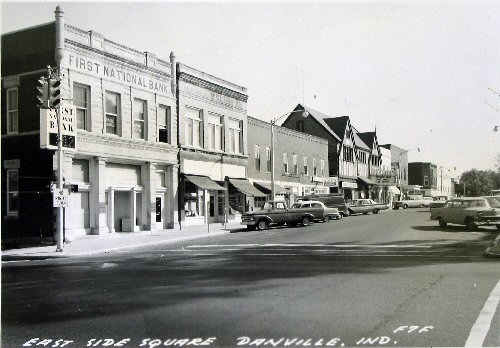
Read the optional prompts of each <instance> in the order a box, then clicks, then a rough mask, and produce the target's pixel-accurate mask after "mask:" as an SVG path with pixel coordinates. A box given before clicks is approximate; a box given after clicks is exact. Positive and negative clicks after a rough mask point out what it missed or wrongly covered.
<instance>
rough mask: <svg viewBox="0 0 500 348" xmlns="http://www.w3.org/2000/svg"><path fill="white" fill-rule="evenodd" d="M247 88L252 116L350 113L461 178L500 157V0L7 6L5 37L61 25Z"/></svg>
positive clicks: (382, 139) (361, 125) (359, 123)
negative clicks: (58, 18)
mask: <svg viewBox="0 0 500 348" xmlns="http://www.w3.org/2000/svg"><path fill="white" fill-rule="evenodd" d="M57 5H60V6H61V7H62V9H63V10H64V12H65V21H66V23H67V24H70V25H73V26H76V27H78V28H80V29H84V30H93V31H96V32H99V33H101V34H102V35H104V36H105V37H106V38H107V39H109V40H112V41H115V42H117V43H120V44H123V45H125V46H129V47H132V48H135V49H138V50H141V51H149V52H152V53H154V54H156V55H157V56H158V57H159V58H163V59H165V60H168V58H169V55H170V52H172V51H173V52H174V53H175V55H176V57H177V61H178V62H181V63H183V64H186V65H189V66H192V67H194V68H196V69H198V70H202V71H204V72H207V73H209V74H211V75H215V76H217V77H220V78H223V79H225V80H227V81H230V82H232V83H235V84H237V85H240V86H243V87H246V88H247V91H248V95H249V98H248V104H247V111H248V115H249V116H252V117H256V118H259V119H262V120H266V121H270V120H271V119H276V118H278V117H280V116H282V115H284V114H286V113H287V112H290V111H292V109H293V108H294V107H295V106H296V105H297V104H298V103H304V104H305V105H307V106H308V107H310V108H312V109H315V110H318V111H321V112H322V113H325V114H328V115H331V116H332V117H337V116H345V115H348V116H349V117H350V119H351V123H352V124H353V126H354V127H356V128H357V129H358V130H359V131H360V132H368V131H374V130H376V131H377V136H378V140H379V143H380V144H388V143H390V144H394V145H397V146H399V147H401V148H403V149H414V148H417V147H418V148H420V152H418V151H417V150H411V151H409V153H408V155H409V161H410V162H432V163H434V164H436V165H438V166H442V167H443V170H445V171H446V172H447V173H449V174H450V175H452V176H459V175H460V173H461V172H463V171H466V170H470V169H472V168H476V169H480V170H489V169H492V170H494V169H495V163H496V156H497V154H500V131H499V132H494V131H493V128H494V126H497V125H498V126H500V1H490V2H480V1H474V2H472V1H462V2H439V1H438V2H436V1H432V2H430V1H428V2H426V1H424V2H422V1H419V2H416V1H342V2H340V1H339V2H333V1H321V2H318V1H315V2H309V1H308V2H305V1H304V2H302V1H293V2H276V1H274V2H266V1H258V2H238V3H235V2H227V1H226V2H207V1H203V2H67V1H61V2H58V3H51V2H2V3H1V13H2V17H1V30H2V34H3V33H7V32H11V31H15V30H19V29H22V28H24V27H29V26H34V25H38V24H42V23H46V22H50V21H53V20H54V10H55V7H56V6H57Z"/></svg>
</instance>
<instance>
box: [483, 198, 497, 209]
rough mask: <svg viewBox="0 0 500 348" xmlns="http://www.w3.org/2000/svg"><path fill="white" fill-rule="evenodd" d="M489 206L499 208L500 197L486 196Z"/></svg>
mask: <svg viewBox="0 0 500 348" xmlns="http://www.w3.org/2000/svg"><path fill="white" fill-rule="evenodd" d="M486 200H487V201H488V203H489V205H490V207H492V208H500V197H488V198H486Z"/></svg>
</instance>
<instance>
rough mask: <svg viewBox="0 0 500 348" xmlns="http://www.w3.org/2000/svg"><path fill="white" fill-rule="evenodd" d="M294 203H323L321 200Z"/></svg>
mask: <svg viewBox="0 0 500 348" xmlns="http://www.w3.org/2000/svg"><path fill="white" fill-rule="evenodd" d="M295 203H301V204H311V203H321V204H323V202H320V201H299V202H295Z"/></svg>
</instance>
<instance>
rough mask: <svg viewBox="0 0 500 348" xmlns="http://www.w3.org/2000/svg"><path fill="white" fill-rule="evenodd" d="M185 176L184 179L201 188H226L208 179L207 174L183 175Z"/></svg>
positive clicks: (219, 189)
mask: <svg viewBox="0 0 500 348" xmlns="http://www.w3.org/2000/svg"><path fill="white" fill-rule="evenodd" d="M185 177H186V179H188V180H189V181H191V182H192V183H193V184H195V185H196V186H198V187H199V188H201V189H203V190H214V191H222V190H226V188H225V187H223V186H221V185H219V184H218V183H216V182H215V181H213V180H212V179H210V178H209V177H208V176H201V175H185Z"/></svg>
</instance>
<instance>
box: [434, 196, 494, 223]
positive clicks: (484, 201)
mask: <svg viewBox="0 0 500 348" xmlns="http://www.w3.org/2000/svg"><path fill="white" fill-rule="evenodd" d="M431 220H438V221H439V226H441V227H446V225H447V224H448V223H451V224H458V225H465V226H467V229H469V230H475V229H476V228H477V227H478V226H479V225H495V226H496V227H497V229H499V230H500V196H489V197H465V198H453V199H450V200H448V201H447V202H446V203H445V205H444V206H443V207H436V208H434V207H431Z"/></svg>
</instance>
